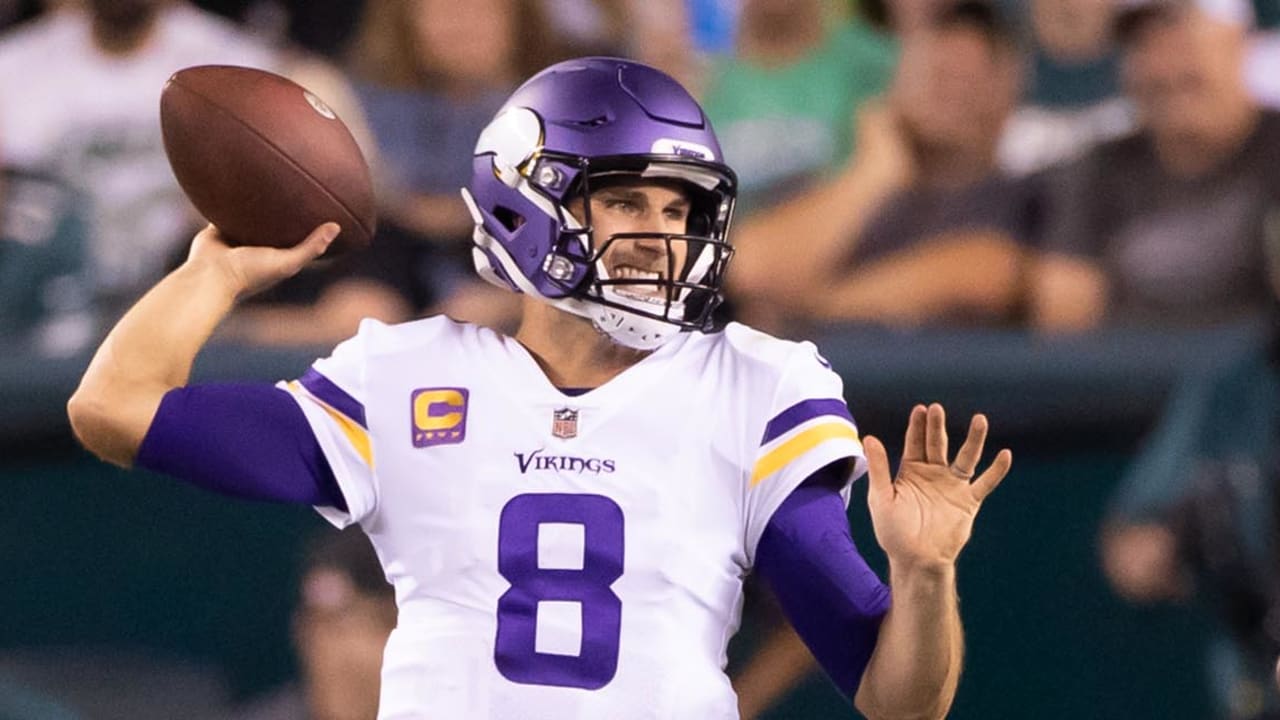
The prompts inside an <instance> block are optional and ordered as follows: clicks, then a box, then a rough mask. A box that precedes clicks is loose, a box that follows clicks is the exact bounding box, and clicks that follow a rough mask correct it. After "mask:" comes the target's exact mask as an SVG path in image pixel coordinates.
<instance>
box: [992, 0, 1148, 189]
mask: <svg viewBox="0 0 1280 720" xmlns="http://www.w3.org/2000/svg"><path fill="white" fill-rule="evenodd" d="M1113 4H1114V0H1031V3H1030V15H1031V17H1030V20H1031V30H1032V40H1033V44H1032V55H1031V77H1030V83H1029V84H1028V87H1027V92H1026V95H1025V96H1024V98H1023V100H1022V103H1021V106H1020V107H1019V108H1018V109H1017V111H1015V112H1014V113H1013V115H1012V116H1011V117H1010V118H1009V122H1008V123H1006V124H1005V130H1004V136H1003V137H1002V138H1001V142H1000V153H999V154H1000V165H1001V167H1003V168H1004V169H1005V170H1006V171H1008V172H1010V173H1012V174H1014V175H1027V174H1031V173H1034V172H1038V171H1040V170H1043V169H1045V168H1047V167H1049V166H1051V165H1053V164H1055V163H1059V162H1063V161H1067V160H1074V159H1075V158H1077V157H1079V156H1080V155H1082V154H1084V152H1085V151H1087V150H1088V149H1090V148H1091V147H1093V145H1095V144H1096V143H1098V142H1100V141H1104V140H1110V139H1114V138H1116V137H1119V136H1121V135H1124V134H1127V133H1128V132H1130V131H1132V129H1133V112H1132V110H1131V108H1130V105H1129V103H1128V102H1127V101H1126V100H1125V99H1124V97H1123V96H1122V95H1121V94H1120V81H1119V75H1120V70H1119V65H1120V63H1119V58H1118V57H1117V54H1116V51H1115V45H1114V43H1113V42H1112V36H1111V15H1112V10H1113V7H1112V6H1113Z"/></svg>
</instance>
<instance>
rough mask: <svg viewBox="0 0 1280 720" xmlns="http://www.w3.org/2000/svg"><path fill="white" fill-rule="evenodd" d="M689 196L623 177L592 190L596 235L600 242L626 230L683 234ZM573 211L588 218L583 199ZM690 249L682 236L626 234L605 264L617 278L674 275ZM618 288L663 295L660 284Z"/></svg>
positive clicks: (611, 246)
mask: <svg viewBox="0 0 1280 720" xmlns="http://www.w3.org/2000/svg"><path fill="white" fill-rule="evenodd" d="M689 205H690V203H689V196H688V194H687V193H685V192H684V191H683V190H681V189H679V188H678V187H676V186H671V185H662V184H654V183H648V182H634V183H632V182H622V183H617V184H612V185H609V186H608V187H604V188H601V189H599V190H596V191H594V192H593V193H591V226H592V231H593V232H592V235H593V238H594V241H595V242H596V243H597V246H602V244H603V243H606V242H608V240H609V238H611V237H613V236H615V235H619V234H622V233H651V234H654V235H662V234H674V235H680V234H683V233H684V232H685V231H686V230H687V229H688V223H689ZM569 210H570V212H572V213H573V214H574V216H575V217H577V218H578V219H579V221H583V220H584V219H585V218H584V213H583V212H582V201H581V200H577V201H574V202H572V203H570V205H569ZM688 254H689V249H688V247H687V243H686V242H685V241H683V240H672V241H670V242H668V241H667V240H664V239H663V238H661V237H648V238H624V239H620V240H616V241H614V242H612V243H609V245H608V248H607V249H606V251H605V254H604V258H603V263H604V267H605V271H606V272H607V273H608V276H609V277H610V278H614V279H635V280H643V279H653V280H655V281H660V280H667V279H669V274H671V273H673V272H679V271H680V269H681V268H683V267H684V262H685V258H686V257H688ZM619 292H631V293H633V294H637V295H647V296H650V297H658V296H661V295H663V294H664V293H665V291H664V290H663V289H662V287H660V286H658V285H652V286H650V285H644V284H640V285H631V286H620V287H619Z"/></svg>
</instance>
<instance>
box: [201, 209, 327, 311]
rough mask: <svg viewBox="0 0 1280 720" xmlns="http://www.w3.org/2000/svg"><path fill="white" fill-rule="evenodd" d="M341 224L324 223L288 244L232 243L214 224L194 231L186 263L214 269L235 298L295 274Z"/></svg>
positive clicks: (318, 253) (320, 250)
mask: <svg viewBox="0 0 1280 720" xmlns="http://www.w3.org/2000/svg"><path fill="white" fill-rule="evenodd" d="M340 231H341V228H340V227H339V226H338V224H337V223H332V222H328V223H324V224H323V225H320V226H319V227H317V228H316V229H315V230H312V231H311V234H310V235H308V236H307V237H306V238H305V239H303V240H302V242H300V243H298V244H297V245H294V246H293V247H290V248H271V247H251V246H239V247H232V246H230V245H228V244H227V242H226V240H225V239H224V238H223V237H222V233H221V232H219V231H218V228H217V227H215V226H213V225H208V226H206V227H205V228H204V229H203V230H201V231H200V232H199V233H197V234H196V236H195V239H194V240H193V241H192V243H191V252H190V253H189V254H188V256H187V264H188V265H197V266H207V267H210V268H212V269H215V270H216V271H217V273H218V275H219V276H220V277H222V278H223V280H224V281H225V282H226V283H227V290H228V291H229V292H231V293H232V294H234V295H235V297H237V298H241V297H245V296H247V295H252V294H253V293H256V292H259V291H261V290H265V289H267V288H269V287H271V286H272V285H275V284H276V283H278V282H280V281H282V280H285V279H287V278H290V277H293V276H294V275H297V274H298V272H299V271H300V270H302V268H303V267H304V266H306V264H307V263H309V262H311V261H312V260H315V259H316V258H318V257H320V256H321V255H324V253H325V251H327V250H328V249H329V245H330V244H331V243H332V242H333V239H334V238H335V237H337V236H338V233H339V232H340Z"/></svg>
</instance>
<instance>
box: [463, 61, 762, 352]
mask: <svg viewBox="0 0 1280 720" xmlns="http://www.w3.org/2000/svg"><path fill="white" fill-rule="evenodd" d="M719 152H720V149H719V145H718V143H717V142H716V139H715V135H714V134H713V133H712V131H711V128H710V125H709V123H708V122H707V120H706V117H705V115H704V114H703V113H702V110H701V108H700V107H698V105H697V103H696V102H695V101H694V100H693V98H692V97H690V96H689V94H688V93H687V92H686V91H685V90H684V89H683V88H682V87H680V85H679V84H678V83H676V81H675V80H672V79H671V78H670V77H668V76H666V75H664V74H662V73H661V72H659V71H657V70H654V69H653V68H650V67H648V66H645V65H641V64H639V63H635V62H632V61H629V60H620V59H614V58H584V59H581V60H571V61H567V62H564V63H559V64H557V65H553V66H551V67H550V68H548V69H546V70H544V71H542V72H541V73H539V74H538V75H536V76H534V77H533V78H532V79H530V80H529V81H528V82H526V83H525V84H524V85H523V86H522V87H521V88H520V89H518V90H517V91H516V92H515V93H514V94H513V95H512V96H511V98H510V99H509V100H508V101H507V104H506V105H505V106H504V107H503V109H502V110H500V111H499V113H498V115H497V116H496V117H495V118H494V120H493V121H492V122H491V123H490V124H489V126H488V127H486V128H485V130H484V131H483V132H482V133H481V135H480V139H479V141H478V142H477V145H476V151H475V154H474V158H473V177H472V181H471V183H470V185H469V187H468V188H465V189H463V191H462V194H463V199H464V200H465V201H466V203H467V207H468V209H469V210H470V212H471V216H472V218H473V220H474V221H475V223H476V227H475V231H474V233H473V241H474V245H475V247H474V249H473V251H472V257H473V260H474V261H475V266H476V271H477V273H478V274H479V275H480V277H482V278H484V279H485V280H486V281H488V282H490V283H493V284H495V285H497V286H499V287H503V288H506V289H509V290H512V291H515V292H520V293H525V294H528V295H531V296H533V297H537V298H539V299H540V300H543V301H545V302H547V303H549V304H551V305H553V306H555V307H557V308H559V309H562V310H565V311H566V312H570V313H573V314H575V315H579V316H581V317H585V318H587V319H589V320H591V321H592V323H593V324H594V325H595V326H596V328H597V329H599V330H600V331H601V332H602V333H604V334H606V335H608V336H609V337H610V338H612V339H613V340H614V341H615V342H617V343H618V344H620V345H624V346H626V347H630V348H634V349H637V350H653V349H656V348H658V347H660V346H661V345H662V344H663V343H665V342H667V341H668V340H670V339H671V338H672V337H674V336H675V334H676V333H678V332H681V331H683V330H693V329H697V330H705V329H709V328H710V326H711V315H712V312H713V311H714V310H715V308H716V307H717V306H718V305H719V303H720V302H721V301H722V299H723V295H722V290H721V288H722V286H723V282H724V272H725V269H726V266H727V264H728V261H729V259H730V257H731V256H732V254H733V250H732V248H731V247H730V246H729V244H728V242H727V239H726V236H727V233H728V228H729V222H730V219H731V217H732V214H733V204H734V199H735V196H736V191H737V180H736V177H735V176H734V174H733V171H732V170H730V169H729V168H728V167H727V166H725V165H723V164H722V163H720V162H718V161H717V157H718V155H719ZM619 181H622V182H629V183H639V184H644V183H647V182H652V183H655V184H663V185H674V186H676V187H678V188H680V190H681V191H682V192H683V193H684V194H685V195H686V196H687V198H688V200H689V208H690V209H689V219H688V224H687V227H686V228H685V233H683V234H665V233H621V234H617V235H614V236H612V237H608V238H600V237H596V236H595V234H594V232H593V226H592V219H591V203H590V202H584V203H583V208H584V211H583V215H584V217H582V218H580V219H579V218H576V217H574V216H573V215H572V214H571V213H570V212H569V210H568V204H569V203H570V202H571V201H573V200H575V199H580V198H581V199H588V198H590V196H591V194H592V192H593V191H594V190H596V189H598V188H599V186H600V185H602V184H612V183H616V182H619ZM636 242H645V243H649V244H650V245H652V244H653V243H660V244H662V245H663V246H664V247H663V249H664V250H665V257H666V259H667V268H666V271H665V272H657V273H653V274H654V275H656V276H657V277H647V276H646V277H635V276H631V277H611V276H610V272H609V269H608V268H607V267H606V266H605V263H604V257H605V254H606V253H607V252H608V251H609V249H610V248H611V247H614V246H615V244H617V243H636ZM677 249H683V251H684V252H683V253H682V254H681V253H677V252H676V250H677ZM678 256H679V257H682V258H683V261H682V262H681V263H680V264H681V266H680V267H675V265H676V258H677V257H678Z"/></svg>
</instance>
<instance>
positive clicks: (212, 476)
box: [136, 384, 346, 511]
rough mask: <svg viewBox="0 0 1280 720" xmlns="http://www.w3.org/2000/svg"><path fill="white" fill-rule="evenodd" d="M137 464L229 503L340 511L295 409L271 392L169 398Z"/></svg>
mask: <svg viewBox="0 0 1280 720" xmlns="http://www.w3.org/2000/svg"><path fill="white" fill-rule="evenodd" d="M136 464H137V466H138V467H142V468H146V469H148V470H154V471H156V472H160V473H164V474H166V475H170V476H173V477H176V478H179V479H181V480H185V481H187V482H190V483H192V484H193V485H196V486H199V487H203V488H205V489H207V490H212V491H214V492H218V493H222V494H224V495H231V496H233V497H240V498H246V499H251V500H268V501H276V502H292V503H303V504H308V505H320V506H329V507H337V508H339V509H342V510H344V511H345V510H346V502H345V500H344V498H343V496H342V492H341V491H340V490H339V489H338V484H337V481H336V479H335V478H334V474H333V470H332V468H331V467H330V465H329V462H328V460H327V459H326V458H325V455H324V452H323V450H322V449H321V447H320V444H319V442H317V440H316V438H315V435H314V434H313V433H312V431H311V427H310V425H309V424H308V423H307V420H306V416H305V415H303V412H302V409H301V408H299V407H298V405H297V403H296V402H294V400H293V398H292V397H290V395H289V394H288V393H287V392H285V391H283V390H281V389H279V388H276V387H274V386H271V385H253V384H210V385H192V386H188V387H180V388H174V389H173V390H170V391H169V392H168V393H166V394H165V396H164V398H163V399H162V400H161V401H160V407H159V409H158V410H157V411H156V413H155V417H154V419H153V420H152V421H151V425H150V427H149V428H148V430H147V433H146V436H145V437H144V438H143V440H142V444H141V447H140V448H139V450H138V455H137V459H136Z"/></svg>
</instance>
